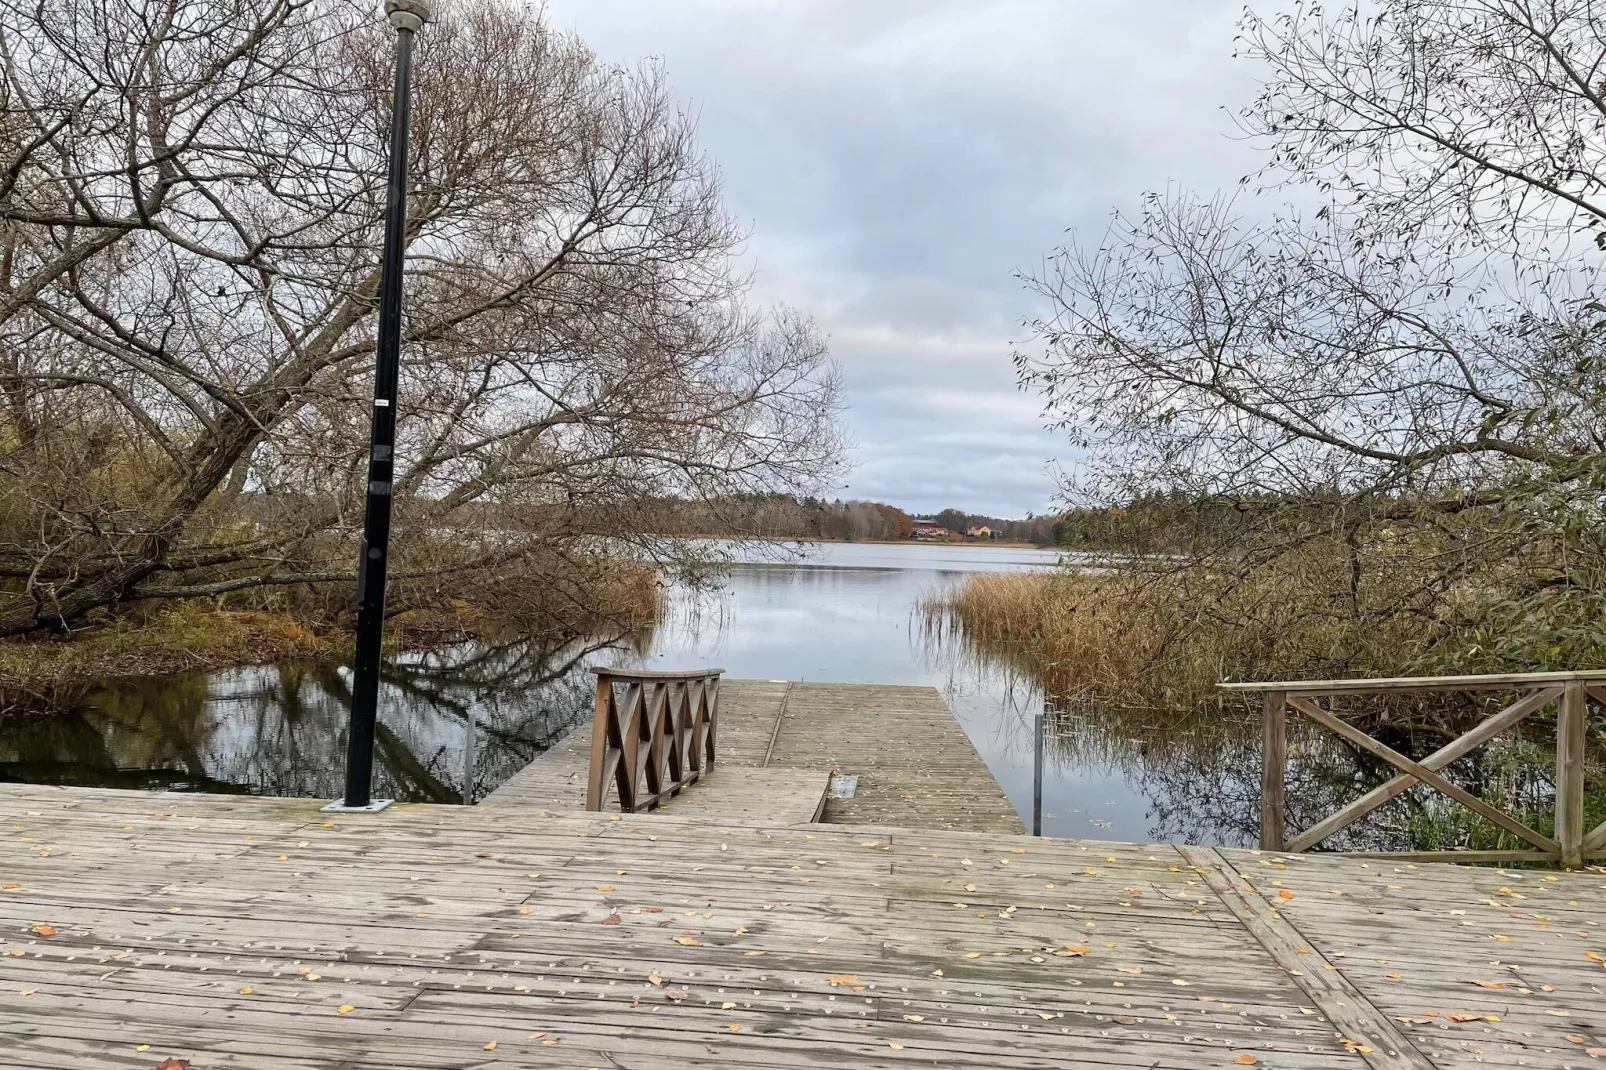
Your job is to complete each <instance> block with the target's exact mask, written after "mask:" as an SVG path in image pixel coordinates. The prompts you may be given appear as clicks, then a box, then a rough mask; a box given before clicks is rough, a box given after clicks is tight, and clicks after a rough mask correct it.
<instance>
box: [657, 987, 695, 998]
mask: <svg viewBox="0 0 1606 1070" xmlns="http://www.w3.org/2000/svg"><path fill="white" fill-rule="evenodd" d="M664 995H665V996H667V997H668V998H670V999H673V1000H677V1001H678V1000H683V999H689V998H691V993H690V992H688V991H686V990H685V989H684V988H666V989H664Z"/></svg>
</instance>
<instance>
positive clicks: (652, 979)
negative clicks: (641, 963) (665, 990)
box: [647, 973, 664, 985]
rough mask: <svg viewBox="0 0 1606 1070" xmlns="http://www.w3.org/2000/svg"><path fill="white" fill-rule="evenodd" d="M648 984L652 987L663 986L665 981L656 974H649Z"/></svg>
mask: <svg viewBox="0 0 1606 1070" xmlns="http://www.w3.org/2000/svg"><path fill="white" fill-rule="evenodd" d="M647 983H648V984H650V985H662V984H663V983H664V979H663V978H662V977H660V976H658V975H657V974H656V973H649V974H648V975H647Z"/></svg>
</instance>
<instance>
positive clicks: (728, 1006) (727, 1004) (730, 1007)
mask: <svg viewBox="0 0 1606 1070" xmlns="http://www.w3.org/2000/svg"><path fill="white" fill-rule="evenodd" d="M719 1009H720V1010H722V1011H733V1010H735V1009H736V1004H734V1003H732V1002H731V1001H730V1000H726V1001H725V1002H724V1003H721V1004H720V1005H719Z"/></svg>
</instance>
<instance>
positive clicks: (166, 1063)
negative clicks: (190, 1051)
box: [156, 1059, 190, 1070]
mask: <svg viewBox="0 0 1606 1070" xmlns="http://www.w3.org/2000/svg"><path fill="white" fill-rule="evenodd" d="M156 1070H190V1061H189V1060H188V1059H163V1060H162V1061H161V1062H159V1063H157V1064H156Z"/></svg>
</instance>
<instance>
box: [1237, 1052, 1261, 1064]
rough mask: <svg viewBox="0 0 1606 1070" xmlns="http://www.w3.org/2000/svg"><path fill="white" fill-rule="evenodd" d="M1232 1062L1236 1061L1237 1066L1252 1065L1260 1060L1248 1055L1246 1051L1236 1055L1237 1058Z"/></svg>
mask: <svg viewBox="0 0 1606 1070" xmlns="http://www.w3.org/2000/svg"><path fill="white" fill-rule="evenodd" d="M1233 1062H1235V1063H1237V1064H1238V1065H1239V1066H1254V1065H1255V1064H1256V1063H1258V1062H1260V1060H1259V1059H1257V1058H1255V1057H1254V1056H1253V1055H1250V1054H1249V1053H1248V1052H1247V1051H1246V1052H1244V1053H1243V1054H1242V1055H1240V1056H1238V1058H1236V1059H1234V1060H1233Z"/></svg>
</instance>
